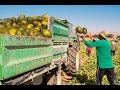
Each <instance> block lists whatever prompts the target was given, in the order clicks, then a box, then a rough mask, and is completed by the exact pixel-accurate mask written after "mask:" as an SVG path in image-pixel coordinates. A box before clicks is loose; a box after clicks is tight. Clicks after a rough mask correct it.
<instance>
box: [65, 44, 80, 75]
mask: <svg viewBox="0 0 120 90" xmlns="http://www.w3.org/2000/svg"><path fill="white" fill-rule="evenodd" d="M79 47H80V45H79V44H78V43H77V42H74V43H73V45H72V46H71V47H69V48H68V50H67V55H68V58H67V64H66V65H64V70H65V72H66V74H67V75H69V76H72V75H75V74H76V72H78V71H79V68H80V50H79Z"/></svg>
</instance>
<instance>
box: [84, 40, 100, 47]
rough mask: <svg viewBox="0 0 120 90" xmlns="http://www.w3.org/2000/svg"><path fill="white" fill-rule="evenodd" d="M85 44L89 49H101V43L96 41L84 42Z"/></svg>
mask: <svg viewBox="0 0 120 90" xmlns="http://www.w3.org/2000/svg"><path fill="white" fill-rule="evenodd" d="M83 43H84V44H85V45H86V46H88V47H91V48H92V47H100V41H99V40H98V41H95V42H89V41H87V40H83Z"/></svg>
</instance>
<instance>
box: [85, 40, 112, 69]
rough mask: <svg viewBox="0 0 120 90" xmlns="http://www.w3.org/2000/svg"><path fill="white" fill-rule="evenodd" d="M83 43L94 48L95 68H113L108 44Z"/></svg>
mask: <svg viewBox="0 0 120 90" xmlns="http://www.w3.org/2000/svg"><path fill="white" fill-rule="evenodd" d="M83 43H84V44H85V45H86V46H88V47H91V48H93V47H96V55H97V64H98V65H97V66H98V67H99V68H113V67H114V65H113V62H112V56H111V51H110V43H109V42H108V41H107V40H97V41H95V42H89V41H86V40H83Z"/></svg>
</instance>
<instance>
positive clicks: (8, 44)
mask: <svg viewBox="0 0 120 90" xmlns="http://www.w3.org/2000/svg"><path fill="white" fill-rule="evenodd" d="M48 29H49V30H51V31H52V34H53V35H52V38H51V39H48V38H43V37H29V36H28V37H26V36H10V35H0V82H1V84H2V85H16V84H17V85H19V84H23V83H25V82H27V81H31V82H32V81H34V80H36V79H35V78H37V80H38V81H39V83H40V81H41V83H42V82H43V81H45V82H50V84H53V83H55V82H51V81H50V80H51V77H50V78H49V79H46V78H48V77H49V73H47V72H52V74H55V73H57V72H56V71H58V70H60V67H62V68H63V66H66V68H67V69H65V71H66V72H67V73H68V75H70V74H71V75H73V74H75V72H76V68H78V67H79V64H78V63H79V60H78V59H76V57H77V58H79V57H78V56H76V55H77V52H78V50H79V48H78V49H77V48H76V47H78V46H77V45H78V44H75V45H74V46H73V48H71V47H69V45H68V42H69V41H73V42H74V41H75V40H72V38H70V36H69V33H70V29H71V24H70V23H68V22H63V20H59V19H55V18H53V17H49V23H48ZM73 39H75V38H73ZM73 49H74V50H73ZM71 50H72V52H71ZM71 53H72V54H71ZM71 55H72V56H71ZM68 57H69V59H68ZM70 60H71V61H70ZM73 60H74V61H73ZM76 60H77V61H76ZM69 61H70V63H68V62H69ZM76 62H77V65H76ZM70 64H75V65H72V66H71V65H70ZM53 70H54V72H53ZM55 70H56V71H55ZM39 76H40V77H39ZM56 77H57V76H56ZM38 78H39V79H38ZM44 78H45V79H44ZM56 79H57V78H56ZM38 81H37V82H38ZM33 83H35V82H33ZM56 83H58V84H59V80H58V79H57V81H56Z"/></svg>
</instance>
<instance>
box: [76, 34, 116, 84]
mask: <svg viewBox="0 0 120 90" xmlns="http://www.w3.org/2000/svg"><path fill="white" fill-rule="evenodd" d="M78 35H79V36H80V37H81V38H82V40H83V43H84V44H85V45H86V46H88V47H91V48H93V47H96V55H97V70H96V85H102V78H103V76H104V75H107V78H108V81H109V83H110V85H116V82H115V73H114V65H113V62H112V56H111V51H110V43H109V41H108V40H107V38H106V36H105V33H99V37H98V39H99V40H97V41H95V42H89V41H87V40H85V37H84V35H81V34H78Z"/></svg>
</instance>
